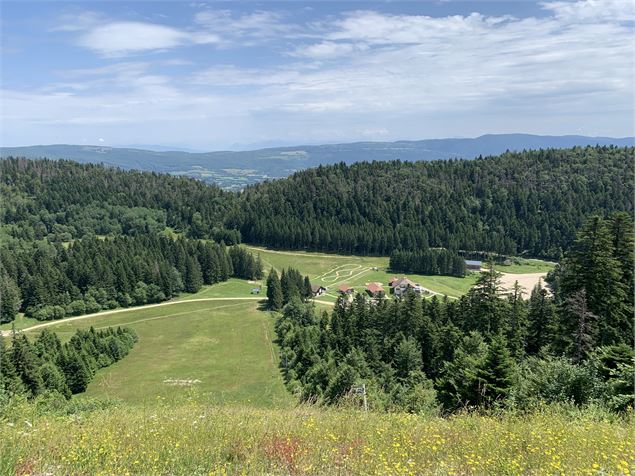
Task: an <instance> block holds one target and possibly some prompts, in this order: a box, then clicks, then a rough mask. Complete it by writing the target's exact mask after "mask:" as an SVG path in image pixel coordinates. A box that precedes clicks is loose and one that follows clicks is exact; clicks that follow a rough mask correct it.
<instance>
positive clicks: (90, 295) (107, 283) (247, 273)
mask: <svg viewBox="0 0 635 476" xmlns="http://www.w3.org/2000/svg"><path fill="white" fill-rule="evenodd" d="M232 276H236V277H240V278H244V279H259V278H260V277H262V264H261V263H260V259H259V257H257V258H254V257H253V256H252V255H251V253H249V252H247V251H246V250H244V249H242V248H239V247H237V246H234V247H231V248H230V249H229V251H228V249H227V247H225V245H223V244H218V243H213V242H203V241H200V240H193V239H189V238H178V239H173V238H171V237H166V236H162V235H153V234H144V235H135V236H117V237H114V238H104V239H99V238H96V237H85V238H83V239H81V240H78V241H75V242H73V243H71V244H70V245H69V246H68V247H65V246H63V245H61V244H59V243H55V244H48V243H31V244H26V243H23V244H22V246H20V247H18V248H15V249H13V248H0V292H1V293H2V301H1V302H0V322H10V321H12V320H13V319H15V316H16V315H17V313H18V312H19V311H22V312H24V313H25V314H26V315H27V316H30V317H34V318H36V319H39V320H51V319H59V318H62V317H65V316H72V315H81V314H87V313H93V312H98V311H100V310H104V309H114V308H117V307H128V306H131V305H142V304H148V303H156V302H161V301H165V300H167V299H171V298H173V297H175V296H177V295H179V294H180V293H182V292H188V293H195V292H197V291H198V290H199V289H200V288H201V286H202V285H203V284H214V283H217V282H221V281H226V280H227V279H229V278H230V277H232Z"/></svg>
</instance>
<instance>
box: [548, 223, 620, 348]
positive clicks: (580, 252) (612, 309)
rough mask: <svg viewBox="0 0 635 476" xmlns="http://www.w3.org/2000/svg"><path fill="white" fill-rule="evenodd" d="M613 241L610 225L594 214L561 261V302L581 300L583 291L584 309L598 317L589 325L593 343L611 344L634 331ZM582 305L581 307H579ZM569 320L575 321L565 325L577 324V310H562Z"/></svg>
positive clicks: (565, 303)
mask: <svg viewBox="0 0 635 476" xmlns="http://www.w3.org/2000/svg"><path fill="white" fill-rule="evenodd" d="M613 253H614V248H613V240H612V238H611V235H610V232H609V229H608V227H607V224H606V223H605V221H604V220H602V218H600V217H598V216H594V217H591V218H590V219H589V220H588V221H587V223H586V225H585V226H584V228H583V229H582V231H581V232H580V233H579V235H578V239H577V240H576V241H575V242H574V244H573V246H572V247H571V250H570V251H569V252H568V253H567V255H566V258H565V260H564V261H563V264H562V270H563V272H562V275H561V276H560V287H559V293H560V296H559V298H560V301H561V303H562V304H563V305H565V307H566V306H567V303H572V302H577V303H579V302H580V296H581V294H580V293H581V292H583V293H584V302H585V304H584V307H585V312H589V313H590V314H591V315H594V316H597V325H595V326H592V327H589V331H590V332H591V334H590V335H589V338H590V341H592V342H593V345H611V344H617V343H620V342H625V339H627V338H626V335H625V332H627V331H628V332H629V334H627V335H631V334H632V326H631V325H628V324H627V323H629V322H631V321H629V319H632V313H631V314H630V315H628V312H629V308H628V306H626V305H625V303H626V289H625V285H624V283H623V282H622V281H621V278H622V274H623V273H622V268H621V264H620V262H619V261H618V260H617V259H615V257H614V256H613ZM578 307H579V306H578ZM561 314H562V317H563V318H564V319H566V318H567V317H571V318H573V319H574V322H571V323H566V322H565V323H563V327H564V328H565V329H566V328H571V327H572V326H573V327H576V326H577V324H578V321H577V319H578V317H577V314H576V313H573V314H571V313H570V312H566V310H565V311H564V312H562V313H561Z"/></svg>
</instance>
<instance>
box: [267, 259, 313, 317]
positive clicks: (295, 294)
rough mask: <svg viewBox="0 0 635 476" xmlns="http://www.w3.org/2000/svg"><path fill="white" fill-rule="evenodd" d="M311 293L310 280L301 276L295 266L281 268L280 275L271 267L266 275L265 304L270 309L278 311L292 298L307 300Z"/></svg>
mask: <svg viewBox="0 0 635 476" xmlns="http://www.w3.org/2000/svg"><path fill="white" fill-rule="evenodd" d="M312 295H313V291H312V289H311V281H310V280H309V277H308V276H302V274H301V273H300V271H298V270H297V269H295V268H291V267H289V268H287V269H286V270H285V269H283V270H282V273H281V275H280V276H278V272H277V271H276V270H275V269H274V268H271V270H270V271H269V274H268V275H267V306H268V307H269V309H270V310H272V311H279V310H281V309H282V307H283V306H285V305H286V304H288V303H290V302H291V301H293V300H294V299H297V300H299V301H301V302H307V301H308V300H309V298H310V297H311V296H312Z"/></svg>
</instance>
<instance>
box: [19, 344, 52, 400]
mask: <svg viewBox="0 0 635 476" xmlns="http://www.w3.org/2000/svg"><path fill="white" fill-rule="evenodd" d="M11 360H12V362H13V366H14V367H15V370H16V373H17V374H18V376H19V377H20V379H21V380H22V382H23V384H24V387H25V389H26V391H27V392H28V393H29V394H30V395H31V396H37V395H39V394H40V393H42V390H43V389H44V383H43V382H42V376H41V375H40V365H41V362H40V360H39V359H38V358H37V356H36V354H35V352H34V351H33V347H32V346H31V343H30V342H29V340H28V339H27V337H26V336H25V335H22V336H16V335H14V337H13V342H12V344H11Z"/></svg>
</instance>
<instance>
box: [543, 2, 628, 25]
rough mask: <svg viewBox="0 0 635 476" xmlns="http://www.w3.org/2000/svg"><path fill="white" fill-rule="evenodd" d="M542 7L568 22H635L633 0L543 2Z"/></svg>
mask: <svg viewBox="0 0 635 476" xmlns="http://www.w3.org/2000/svg"><path fill="white" fill-rule="evenodd" d="M542 6H543V8H545V9H547V10H551V11H552V12H553V13H554V14H555V16H556V17H558V18H560V19H563V20H566V21H575V22H597V21H600V20H612V21H619V22H629V21H630V22H632V21H635V3H634V2H633V1H632V0H582V1H570V0H569V1H566V0H565V1H550V2H543V3H542Z"/></svg>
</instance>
